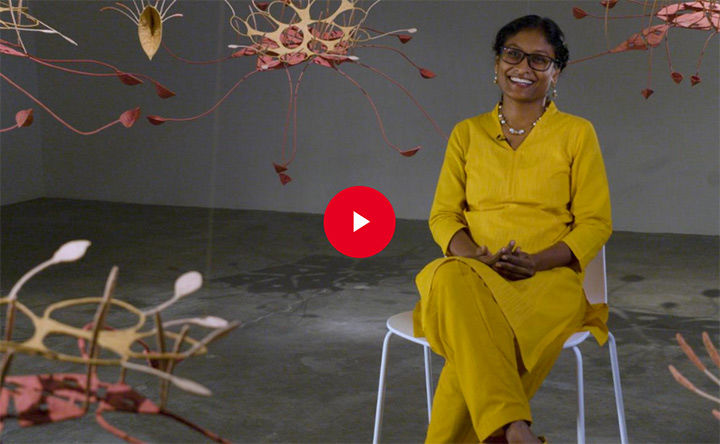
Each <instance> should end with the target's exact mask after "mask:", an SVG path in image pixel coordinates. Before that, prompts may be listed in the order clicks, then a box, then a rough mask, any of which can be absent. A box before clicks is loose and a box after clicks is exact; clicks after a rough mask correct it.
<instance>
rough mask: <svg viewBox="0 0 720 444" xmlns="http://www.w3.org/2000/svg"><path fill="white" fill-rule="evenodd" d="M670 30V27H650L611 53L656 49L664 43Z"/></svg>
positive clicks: (631, 37) (632, 36)
mask: <svg viewBox="0 0 720 444" xmlns="http://www.w3.org/2000/svg"><path fill="white" fill-rule="evenodd" d="M668 29H670V25H655V26H650V27H648V28H645V29H643V30H642V31H641V32H639V33H636V34H633V35H631V36H630V38H628V39H627V40H625V41H624V42H622V43H621V44H619V45H618V46H616V47H615V48H613V49H611V50H610V52H611V53H616V52H623V51H629V50H632V49H636V50H646V49H648V48H654V47H656V46H658V45H659V44H660V43H662V40H663V38H664V37H665V34H666V33H667V31H668Z"/></svg>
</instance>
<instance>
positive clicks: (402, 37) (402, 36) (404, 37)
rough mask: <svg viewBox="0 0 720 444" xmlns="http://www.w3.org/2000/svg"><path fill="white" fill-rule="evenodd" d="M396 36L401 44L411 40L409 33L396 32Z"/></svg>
mask: <svg viewBox="0 0 720 444" xmlns="http://www.w3.org/2000/svg"><path fill="white" fill-rule="evenodd" d="M397 38H398V40H400V43H403V44H404V43H407V42H409V41H410V40H412V36H411V35H410V34H398V35H397Z"/></svg>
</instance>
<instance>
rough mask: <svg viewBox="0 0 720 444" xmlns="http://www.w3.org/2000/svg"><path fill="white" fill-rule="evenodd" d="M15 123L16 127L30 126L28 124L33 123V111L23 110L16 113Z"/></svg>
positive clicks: (30, 109)
mask: <svg viewBox="0 0 720 444" xmlns="http://www.w3.org/2000/svg"><path fill="white" fill-rule="evenodd" d="M15 123H17V126H19V127H23V126H30V124H32V123H33V110H32V108H28V109H24V110H21V111H18V112H17V113H16V114H15Z"/></svg>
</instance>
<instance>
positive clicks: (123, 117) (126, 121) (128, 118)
mask: <svg viewBox="0 0 720 444" xmlns="http://www.w3.org/2000/svg"><path fill="white" fill-rule="evenodd" d="M138 117H140V107H137V108H135V109H129V110H127V111H125V112H124V113H122V114H120V122H121V123H122V124H123V125H124V126H125V128H130V127H131V126H133V123H135V121H136V120H137V119H138Z"/></svg>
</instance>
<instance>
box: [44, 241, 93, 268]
mask: <svg viewBox="0 0 720 444" xmlns="http://www.w3.org/2000/svg"><path fill="white" fill-rule="evenodd" d="M89 246H90V241H88V240H74V241H70V242H68V243H66V244H63V245H62V246H61V247H60V248H58V249H57V251H56V252H55V254H54V255H53V257H52V260H53V261H54V262H55V263H59V262H74V261H76V260H78V259H80V258H81V257H83V256H85V252H86V251H87V249H88V247H89Z"/></svg>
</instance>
